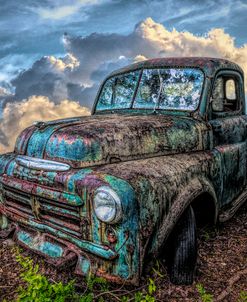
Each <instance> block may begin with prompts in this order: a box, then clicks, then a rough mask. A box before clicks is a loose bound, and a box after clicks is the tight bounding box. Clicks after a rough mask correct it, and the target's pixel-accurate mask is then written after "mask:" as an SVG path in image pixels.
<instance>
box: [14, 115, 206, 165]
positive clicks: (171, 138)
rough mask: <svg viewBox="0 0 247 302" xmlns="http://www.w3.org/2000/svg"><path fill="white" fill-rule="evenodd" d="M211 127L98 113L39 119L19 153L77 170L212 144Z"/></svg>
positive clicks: (21, 142) (27, 131)
mask: <svg viewBox="0 0 247 302" xmlns="http://www.w3.org/2000/svg"><path fill="white" fill-rule="evenodd" d="M208 133H209V131H208V128H207V126H206V124H205V123H204V122H202V121H198V120H196V119H193V118H189V117H175V116H164V115H148V116H147V115H145V116H140V115H139V116H138V115H135V116H127V115H115V114H111V115H94V116H88V117H80V118H74V119H65V120H59V121H54V122H48V123H39V124H37V125H35V126H32V127H29V128H27V129H25V130H24V131H23V132H22V133H21V135H20V136H19V137H18V139H17V142H16V146H15V152H16V154H20V155H27V156H30V157H34V158H41V159H47V160H55V161H59V162H63V163H67V164H69V165H70V166H71V167H73V168H83V167H88V166H94V165H101V164H106V163H113V162H118V161H127V160H133V159H142V158H148V157H153V156H160V155H166V154H173V153H182V152H191V151H200V150H207V149H209V148H210V139H209V136H208Z"/></svg>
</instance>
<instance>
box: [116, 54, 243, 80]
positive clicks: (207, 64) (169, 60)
mask: <svg viewBox="0 0 247 302" xmlns="http://www.w3.org/2000/svg"><path fill="white" fill-rule="evenodd" d="M158 67H197V68H201V69H202V70H203V71H204V72H205V74H206V75H207V76H210V77H212V76H214V75H215V73H216V72H217V71H218V70H219V69H222V68H223V69H232V70H236V71H239V72H240V73H242V74H243V70H242V69H241V67H240V66H238V65H237V64H235V63H233V62H231V61H228V60H225V59H218V58H210V57H166V58H157V59H150V60H144V61H141V62H138V63H134V64H131V65H128V66H126V67H124V68H121V69H118V70H116V71H114V72H113V73H112V74H111V76H113V75H115V74H119V73H125V72H130V71H133V70H136V69H141V68H158Z"/></svg>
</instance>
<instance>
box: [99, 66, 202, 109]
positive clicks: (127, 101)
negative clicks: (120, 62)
mask: <svg viewBox="0 0 247 302" xmlns="http://www.w3.org/2000/svg"><path fill="white" fill-rule="evenodd" d="M140 76H141V79H140ZM139 79H140V80H139ZM203 80H204V75H203V72H202V71H201V70H199V69H196V68H162V69H157V68H156V69H144V70H143V72H142V73H141V71H134V72H130V73H127V74H122V75H119V76H115V77H112V78H110V79H108V80H107V81H106V82H105V84H104V86H103V89H102V91H101V93H100V96H99V99H98V103H97V107H96V110H98V111H100V110H111V109H112V110H114V109H130V108H134V109H152V110H156V109H163V110H186V111H194V110H195V109H196V108H197V107H198V105H199V102H200V96H201V93H202V86H203ZM138 83H139V85H138Z"/></svg>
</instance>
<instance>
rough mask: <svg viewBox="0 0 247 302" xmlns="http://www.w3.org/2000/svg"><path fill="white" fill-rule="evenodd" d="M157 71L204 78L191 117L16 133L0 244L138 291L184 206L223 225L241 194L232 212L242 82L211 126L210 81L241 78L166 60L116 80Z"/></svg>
mask: <svg viewBox="0 0 247 302" xmlns="http://www.w3.org/2000/svg"><path fill="white" fill-rule="evenodd" d="M162 66H163V67H164V66H171V67H174V68H175V67H176V66H182V67H184V66H188V67H197V68H201V69H202V70H203V71H204V73H205V74H206V79H205V83H204V86H203V87H204V88H203V92H202V97H201V103H200V106H199V108H198V109H197V110H196V111H194V112H189V113H188V112H182V111H181V112H178V111H177V112H173V111H169V112H165V111H164V112H163V111H161V112H159V114H157V112H154V111H147V110H134V109H131V110H128V111H127V112H124V111H123V112H122V111H119V113H118V114H116V113H114V114H113V113H110V112H108V113H107V114H106V113H97V114H94V115H93V116H90V117H80V118H73V119H66V120H59V121H54V122H49V123H42V122H40V123H37V124H36V125H33V126H31V127H30V128H27V129H25V130H24V131H23V132H22V134H21V135H20V136H19V138H18V139H17V142H16V147H15V152H14V153H10V154H5V155H1V156H0V227H1V230H0V238H6V237H7V236H14V239H15V240H16V241H17V242H18V243H19V244H20V245H22V246H24V247H26V248H30V249H32V250H33V251H35V252H36V253H38V254H40V255H42V256H43V257H45V258H46V260H47V261H48V262H50V263H51V264H53V265H56V266H59V267H62V266H68V265H74V266H75V272H76V273H78V274H81V275H88V274H89V273H90V272H91V273H93V274H96V275H98V276H104V277H105V278H107V279H109V280H112V281H114V282H129V283H135V284H137V283H138V280H139V278H140V274H141V271H142V266H143V263H144V259H145V255H146V254H150V255H158V253H159V251H160V249H161V248H162V247H163V244H164V243H165V241H166V239H167V237H168V236H169V234H171V231H172V229H173V227H174V226H175V225H176V223H177V221H178V219H179V217H180V216H181V214H182V213H183V211H184V210H185V209H186V208H187V207H188V205H190V204H192V205H193V202H194V201H195V200H196V199H198V198H199V197H200V196H206V198H205V200H204V202H205V203H208V202H211V205H212V207H211V208H210V209H211V212H210V213H207V215H211V216H212V218H213V220H214V221H217V219H218V217H219V214H220V213H221V217H226V215H225V216H224V215H223V214H222V213H223V211H224V210H226V211H227V212H225V213H232V211H233V210H231V209H230V210H229V207H230V206H231V205H232V204H233V203H234V200H235V199H236V198H237V197H238V196H239V194H240V193H241V192H242V194H243V195H240V197H238V199H236V204H235V207H233V208H232V209H235V208H237V207H238V205H239V203H242V200H243V198H242V197H241V196H245V195H244V194H245V193H244V192H245V189H246V184H247V179H246V166H247V162H246V159H247V148H246V137H247V127H246V125H247V118H246V115H245V114H244V109H245V103H244V102H245V101H244V93H243V82H242V81H240V82H239V89H240V92H239V98H240V100H239V102H240V106H239V110H238V111H237V112H233V113H231V112H230V114H229V113H227V112H226V113H224V114H222V115H221V116H220V117H219V118H217V117H216V118H215V117H214V118H211V113H210V110H211V109H210V96H211V86H212V85H213V80H214V76H215V74H216V72H217V71H219V70H221V69H222V70H224V69H226V68H227V69H228V70H230V69H231V70H233V71H234V72H239V73H240V77H243V75H242V71H241V69H240V68H239V67H238V66H237V65H235V64H234V63H230V62H228V61H226V60H218V59H210V58H183V59H182V58H169V59H157V60H150V61H145V62H143V63H138V64H135V65H133V66H130V67H127V68H125V69H122V70H121V71H120V72H121V73H122V72H128V71H131V70H134V69H138V68H151V67H159V68H162ZM118 73H119V71H117V72H116V73H114V74H118ZM20 155H21V156H29V157H31V158H33V161H34V162H38V161H40V160H42V159H43V160H52V161H57V162H59V163H64V164H68V165H70V168H69V169H68V170H67V171H55V170H54V171H51V170H48V169H42V167H40V169H39V168H37V167H36V166H35V167H33V166H31V165H25V164H23V163H21V162H20V161H18V156H20ZM37 159H38V160H37ZM42 163H43V162H42ZM44 163H47V162H44ZM99 188H104V189H105V188H106V190H105V192H103V193H102V196H103V197H102V198H103V199H104V198H106V200H107V202H106V204H105V205H106V207H105V208H104V211H105V210H106V208H107V207H108V206H109V203H108V202H113V201H112V200H111V199H109V198H110V197H109V195H108V193H107V188H110V190H108V191H109V192H111V190H113V191H114V192H115V193H116V195H117V196H118V198H119V201H120V202H121V206H122V208H121V209H120V210H121V211H119V213H120V214H121V215H120V214H119V215H120V216H119V217H118V216H116V217H117V218H119V219H116V221H117V222H116V223H112V224H111V223H106V222H102V221H101V220H100V219H99V217H98V216H97V215H96V211H95V210H94V198H95V195H96V194H97V192H99V191H100V190H99ZM101 191H102V190H101ZM103 191H104V190H103ZM113 195H114V194H113ZM107 198H108V199H107ZM119 206H120V203H119V204H118V208H119ZM116 215H117V214H116ZM113 221H114V220H113Z"/></svg>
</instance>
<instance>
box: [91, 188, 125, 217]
mask: <svg viewBox="0 0 247 302" xmlns="http://www.w3.org/2000/svg"><path fill="white" fill-rule="evenodd" d="M93 203H94V212H95V214H96V216H97V217H98V219H99V220H101V221H103V222H106V223H117V222H118V221H119V220H120V219H121V218H122V205H121V201H120V198H119V197H118V195H117V193H116V192H115V191H114V190H112V189H111V188H109V187H106V186H103V187H100V188H98V189H97V190H96V192H95V195H94V200H93Z"/></svg>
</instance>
